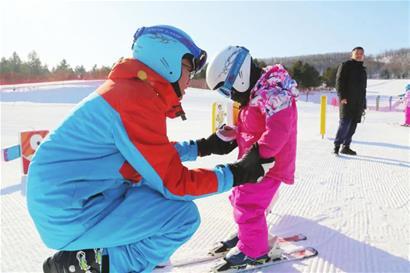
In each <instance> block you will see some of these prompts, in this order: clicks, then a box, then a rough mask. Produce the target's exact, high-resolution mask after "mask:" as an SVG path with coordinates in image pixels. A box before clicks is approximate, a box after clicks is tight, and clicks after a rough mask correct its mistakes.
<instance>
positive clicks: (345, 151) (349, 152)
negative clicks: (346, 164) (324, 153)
mask: <svg viewBox="0 0 410 273" xmlns="http://www.w3.org/2000/svg"><path fill="white" fill-rule="evenodd" d="M340 153H341V154H345V155H357V153H356V152H355V151H353V150H352V149H350V147H349V146H346V145H343V148H342V150H341V151H340Z"/></svg>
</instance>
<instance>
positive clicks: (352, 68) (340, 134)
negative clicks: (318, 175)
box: [333, 46, 367, 155]
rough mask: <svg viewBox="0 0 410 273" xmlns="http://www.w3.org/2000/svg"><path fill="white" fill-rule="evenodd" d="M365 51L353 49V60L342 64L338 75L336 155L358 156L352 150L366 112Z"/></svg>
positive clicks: (360, 48)
mask: <svg viewBox="0 0 410 273" xmlns="http://www.w3.org/2000/svg"><path fill="white" fill-rule="evenodd" d="M363 61H364V49H363V48H362V47H360V46H358V47H355V48H353V49H352V56H351V59H350V60H348V61H346V62H344V63H342V64H341V65H340V66H339V68H338V70H337V74H336V90H337V95H338V96H339V100H340V102H339V113H340V120H339V128H338V130H337V133H336V138H335V141H334V145H335V146H334V149H333V153H334V154H339V150H340V145H343V146H342V149H341V150H340V153H342V154H347V155H356V154H357V153H356V152H355V151H353V150H352V149H350V143H351V142H352V137H353V135H354V133H355V132H356V127H357V123H360V122H361V119H362V116H363V113H364V111H365V110H366V87H367V73H366V67H364V66H363Z"/></svg>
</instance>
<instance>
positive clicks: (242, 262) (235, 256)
mask: <svg viewBox="0 0 410 273" xmlns="http://www.w3.org/2000/svg"><path fill="white" fill-rule="evenodd" d="M224 260H225V263H224V264H222V265H221V267H219V268H218V272H219V271H226V270H229V269H243V268H246V267H247V266H248V265H258V264H263V263H266V262H269V261H270V257H269V256H268V255H267V254H266V255H263V256H260V257H258V258H255V259H253V258H250V257H248V256H246V255H245V254H244V253H242V252H241V251H240V250H239V249H238V248H237V247H234V248H232V249H231V250H229V252H228V254H227V255H226V257H225V258H224Z"/></svg>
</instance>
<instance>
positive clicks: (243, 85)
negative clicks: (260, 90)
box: [206, 46, 252, 98]
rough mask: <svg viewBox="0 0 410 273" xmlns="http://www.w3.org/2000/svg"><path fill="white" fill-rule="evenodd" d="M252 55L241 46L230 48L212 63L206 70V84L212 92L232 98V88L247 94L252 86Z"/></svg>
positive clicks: (217, 56)
mask: <svg viewBox="0 0 410 273" xmlns="http://www.w3.org/2000/svg"><path fill="white" fill-rule="evenodd" d="M251 61H252V58H251V55H250V54H249V50H248V49H246V48H245V47H241V46H229V47H227V48H225V49H224V50H222V51H221V52H220V53H218V54H217V55H216V57H215V58H214V59H213V60H211V61H210V63H209V64H208V68H207V69H206V83H207V84H208V87H209V88H210V89H212V90H215V89H217V90H218V92H220V93H221V94H222V95H224V96H226V97H228V98H229V97H231V92H232V88H234V89H235V90H236V91H238V92H241V93H242V92H246V91H247V90H248V89H249V86H250V76H251Z"/></svg>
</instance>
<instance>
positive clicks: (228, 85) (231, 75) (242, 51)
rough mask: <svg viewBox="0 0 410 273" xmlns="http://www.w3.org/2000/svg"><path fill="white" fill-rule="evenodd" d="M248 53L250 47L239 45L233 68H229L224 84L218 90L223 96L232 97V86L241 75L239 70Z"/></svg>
mask: <svg viewBox="0 0 410 273" xmlns="http://www.w3.org/2000/svg"><path fill="white" fill-rule="evenodd" d="M248 54H249V50H248V49H246V48H244V47H238V51H237V53H236V56H235V59H234V60H233V63H232V66H231V68H230V69H229V72H228V74H227V76H226V79H225V81H224V84H223V85H222V86H221V87H219V88H218V92H219V93H220V94H222V95H223V96H225V97H228V98H230V97H231V92H232V87H233V85H234V83H235V80H236V78H237V77H238V75H239V71H240V70H241V67H242V65H243V62H244V61H245V59H246V56H248Z"/></svg>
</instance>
